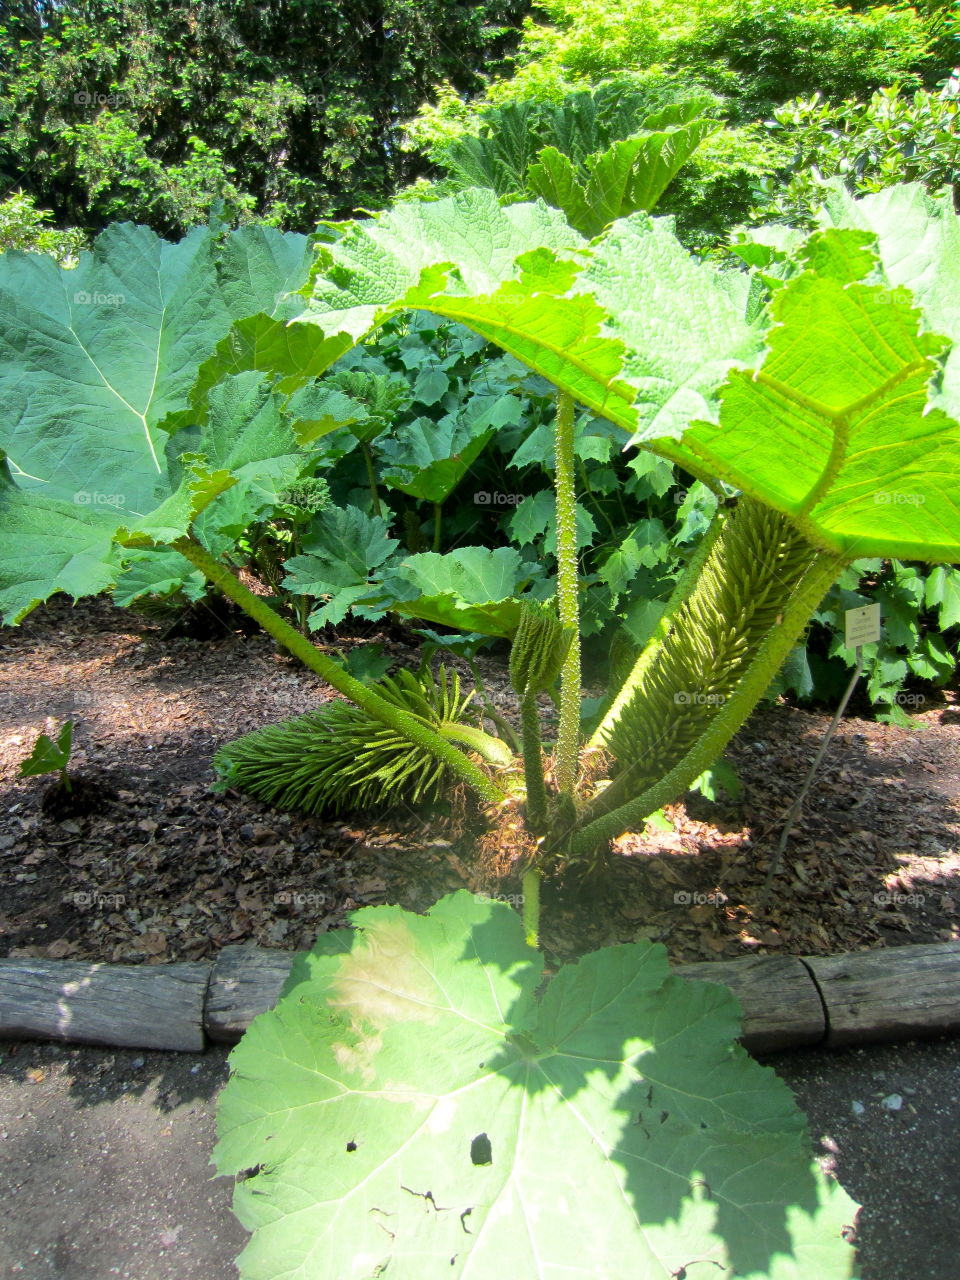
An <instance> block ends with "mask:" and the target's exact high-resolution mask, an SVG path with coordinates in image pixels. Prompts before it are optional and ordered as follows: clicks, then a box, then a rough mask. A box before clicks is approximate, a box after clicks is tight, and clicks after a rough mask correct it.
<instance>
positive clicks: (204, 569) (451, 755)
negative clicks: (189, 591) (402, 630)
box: [173, 535, 506, 804]
mask: <svg viewBox="0 0 960 1280" xmlns="http://www.w3.org/2000/svg"><path fill="white" fill-rule="evenodd" d="M173 546H174V548H175V550H177V551H179V552H180V554H181V555H182V556H184V557H185V558H186V559H187V560H189V561H190V563H191V564H192V565H193V566H194V567H195V568H197V569H199V570H200V572H201V573H202V574H204V575H205V577H206V578H207V579H208V580H209V581H210V582H212V583H213V585H214V586H216V587H219V588H220V590H221V591H222V592H223V594H224V595H225V596H227V597H228V598H229V599H231V600H232V601H233V602H234V603H235V604H238V605H239V606H240V608H241V609H243V611H244V612H245V613H247V614H248V615H249V616H250V617H251V618H253V620H254V621H255V622H258V623H259V624H260V626H261V627H263V629H264V631H266V632H267V633H268V634H269V635H271V636H273V638H274V639H275V640H276V641H278V643H279V644H281V645H283V647H284V648H285V649H287V650H289V652H290V653H292V654H293V655H294V656H295V657H297V658H299V659H300V661H301V662H303V663H304V665H305V666H307V667H309V668H310V670H311V671H314V672H316V674H317V675H318V676H320V677H321V679H323V680H326V682H327V683H328V684H331V685H333V687H334V688H335V689H337V690H339V692H340V693H342V694H344V695H345V696H346V697H347V698H349V699H350V700H351V702H355V703H356V705H357V706H358V707H362V708H363V710H364V711H366V712H368V713H369V714H370V715H371V716H373V717H374V719H376V720H379V721H380V723H381V724H385V725H388V726H389V727H390V728H391V729H394V730H396V732H397V733H400V734H403V736H404V737H405V738H408V739H409V740H410V741H411V742H415V743H416V744H417V745H418V746H421V747H423V748H425V749H426V750H427V751H429V752H430V753H431V755H433V756H435V757H436V758H437V759H438V760H442V761H443V762H444V764H446V765H448V766H449V767H450V768H451V769H452V770H453V772H454V773H456V774H457V776H458V777H460V778H462V779H463V781H464V782H465V783H466V784H467V785H468V786H469V787H472V789H473V790H474V791H475V792H476V793H477V794H478V795H479V796H481V797H482V799H484V800H486V801H488V802H490V803H491V804H499V803H500V802H501V801H503V800H504V799H505V798H506V796H505V793H504V792H503V791H501V790H500V788H499V787H498V786H497V785H496V784H495V783H494V782H493V781H492V779H491V778H489V777H488V776H487V774H485V773H484V772H483V770H482V769H480V768H478V766H477V765H475V764H474V762H473V761H472V760H470V759H468V758H467V756H465V755H464V754H463V752H462V751H458V750H457V748H456V747H454V746H452V745H451V743H449V742H448V741H447V740H446V739H445V738H443V737H441V735H440V734H438V733H436V732H434V730H433V729H431V728H430V727H429V726H427V725H425V724H423V723H422V722H421V721H419V720H417V719H416V718H415V717H414V716H412V715H409V714H408V713H407V712H405V711H403V710H401V708H399V707H397V706H394V705H393V704H392V703H389V702H387V701H386V700H385V699H384V698H381V697H380V696H379V695H378V694H377V693H375V692H374V691H373V690H372V689H371V688H370V687H369V686H367V685H365V684H362V683H361V682H360V681H359V680H355V679H354V677H353V676H351V675H348V674H347V672H345V671H344V670H343V668H342V667H341V666H339V665H338V664H337V663H336V662H333V661H332V660H331V659H330V658H328V657H326V656H325V655H324V654H322V653H321V652H320V651H319V650H318V649H317V648H315V647H314V645H312V644H311V643H310V641H309V640H308V639H307V638H306V636H302V635H301V634H300V632H299V631H297V629H296V628H295V627H292V626H291V625H290V623H289V622H287V621H286V620H285V619H283V618H281V617H280V615H279V614H278V613H277V612H276V610H274V609H271V607H270V606H269V605H268V604H267V603H266V601H265V600H262V599H260V597H259V596H256V595H254V593H253V592H252V591H250V590H248V588H247V587H245V586H244V585H243V583H242V582H240V581H239V580H238V579H237V578H236V577H235V575H234V574H233V573H231V572H230V570H229V569H228V568H227V567H226V566H225V565H223V564H221V563H220V562H219V561H218V560H216V559H214V557H213V556H212V555H210V553H209V552H208V551H207V550H206V548H205V547H202V546H201V545H200V543H199V542H197V541H196V540H195V539H194V538H192V537H190V536H189V535H185V536H184V537H182V538H178V539H177V541H176V542H175V543H174V544H173Z"/></svg>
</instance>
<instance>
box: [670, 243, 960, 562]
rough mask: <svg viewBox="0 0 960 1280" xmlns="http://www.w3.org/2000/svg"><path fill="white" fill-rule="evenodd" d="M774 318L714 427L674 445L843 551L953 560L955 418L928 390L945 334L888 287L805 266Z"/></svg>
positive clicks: (958, 465)
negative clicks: (760, 355) (758, 362)
mask: <svg viewBox="0 0 960 1280" xmlns="http://www.w3.org/2000/svg"><path fill="white" fill-rule="evenodd" d="M849 234H850V233H849V232H835V231H834V232H828V233H826V239H827V241H828V242H829V241H832V240H833V239H834V238H835V237H838V236H843V235H849ZM774 316H775V318H776V320H777V321H778V326H777V327H775V328H774V329H773V330H772V331H771V335H770V347H769V350H768V352H767V354H766V356H765V358H764V361H763V364H762V366H761V368H760V370H759V372H758V373H755V374H751V373H734V374H732V375H731V377H730V379H729V381H728V382H727V384H726V385H725V386H724V388H723V390H722V392H721V396H722V403H723V411H722V413H721V417H720V424H719V425H718V426H712V425H708V424H703V423H697V424H696V425H695V426H694V427H693V428H692V429H691V430H690V431H689V432H688V433H687V434H686V436H685V437H684V443H685V444H687V445H688V446H689V447H692V448H694V449H695V450H696V451H697V453H698V454H699V456H700V458H701V462H702V463H705V464H706V465H707V466H708V467H709V469H710V470H711V471H712V472H713V473H714V474H715V475H717V476H719V477H720V478H721V479H723V480H726V481H727V482H728V483H730V484H733V485H736V486H737V487H738V488H741V489H745V490H748V491H749V492H750V493H751V494H752V495H753V496H756V497H759V498H760V499H761V500H762V501H764V502H766V503H768V504H769V505H770V506H772V507H774V508H776V509H777V510H778V511H782V512H784V513H785V514H787V515H789V516H791V517H792V518H793V519H794V521H795V523H796V524H797V525H798V526H799V527H800V528H801V529H803V530H804V531H805V532H806V533H807V536H808V537H809V539H810V540H811V541H812V542H814V543H815V544H818V545H821V546H825V547H828V548H830V549H833V550H837V551H839V552H841V553H842V554H843V555H845V556H846V557H847V558H849V559H851V560H854V559H859V558H861V557H864V556H870V555H897V556H901V557H904V558H908V559H918V560H946V561H952V560H956V559H957V557H958V556H960V426H958V424H957V423H956V422H954V421H953V420H952V419H950V418H948V417H947V416H946V415H945V414H944V413H943V412H942V411H941V410H940V409H930V408H929V405H928V396H927V392H928V385H929V382H930V379H931V377H932V376H933V374H934V373H935V370H936V366H935V363H934V357H935V356H936V355H937V354H938V353H939V352H940V351H941V350H942V349H943V346H944V343H943V341H942V340H941V339H939V338H937V337H936V336H935V335H933V334H930V333H921V332H919V331H918V320H919V313H918V312H917V311H916V310H915V309H913V308H912V307H911V306H909V305H907V304H905V303H903V302H900V301H898V300H896V295H895V294H894V295H891V293H890V291H889V290H887V289H883V288H879V287H876V286H871V285H864V284H856V283H852V284H846V285H845V284H841V283H838V282H837V281H835V280H831V279H829V278H825V277H824V276H822V275H821V276H813V275H812V274H811V273H804V274H803V275H802V276H799V277H797V278H796V279H794V280H793V281H791V283H790V284H789V285H787V287H786V288H785V289H783V290H782V291H781V292H780V293H779V295H778V296H777V298H776V299H775V302H774Z"/></svg>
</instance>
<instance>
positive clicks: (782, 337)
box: [303, 193, 960, 561]
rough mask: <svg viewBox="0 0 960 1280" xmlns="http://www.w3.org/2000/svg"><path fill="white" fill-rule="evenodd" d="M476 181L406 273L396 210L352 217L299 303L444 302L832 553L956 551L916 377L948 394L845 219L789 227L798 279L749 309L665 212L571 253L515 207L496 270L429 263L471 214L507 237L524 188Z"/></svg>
mask: <svg viewBox="0 0 960 1280" xmlns="http://www.w3.org/2000/svg"><path fill="white" fill-rule="evenodd" d="M467 194H471V193H465V195H467ZM487 196H488V198H486V199H484V198H483V194H482V193H473V198H472V199H471V200H470V201H467V200H466V199H465V198H460V203H455V202H452V201H448V202H443V201H441V202H438V203H437V204H435V205H429V206H423V207H422V208H421V210H420V212H419V214H418V217H419V218H420V220H421V222H422V223H424V224H427V223H429V224H430V233H429V234H427V235H425V243H428V244H429V247H430V248H431V249H432V251H433V254H434V261H433V263H432V264H431V263H430V262H429V261H428V260H427V258H426V257H424V256H420V258H419V259H418V261H417V266H418V267H419V269H420V271H421V279H420V283H419V284H418V285H417V286H416V287H408V285H409V281H410V279H411V276H412V274H413V272H412V270H411V254H410V252H409V250H408V248H407V245H406V241H405V240H403V238H402V233H403V231H404V225H403V224H402V223H400V222H396V223H392V224H389V225H386V223H385V221H384V222H383V223H378V224H376V225H375V226H373V227H371V228H368V229H364V228H363V227H357V228H355V229H354V231H353V233H352V235H351V237H350V238H349V243H347V244H343V243H341V244H340V245H337V246H335V248H334V250H332V251H331V252H332V253H333V254H334V255H335V256H336V266H335V269H334V267H333V262H332V260H331V262H330V263H328V266H327V270H328V271H330V272H332V274H333V275H334V276H335V279H336V282H337V283H336V284H335V285H334V284H327V285H324V286H321V287H318V288H317V290H316V293H315V297H314V299H313V301H312V302H311V303H310V305H309V309H308V312H307V314H306V316H305V317H303V318H304V319H308V320H311V321H313V322H315V323H319V324H322V325H326V326H329V327H331V328H332V327H346V326H348V325H351V324H352V325H354V326H355V328H356V329H357V330H358V331H359V329H360V328H362V326H363V325H364V324H367V323H372V322H373V321H374V320H377V319H380V318H383V317H384V316H385V315H387V314H392V312H393V311H394V310H397V309H406V308H411V307H422V308H424V309H427V310H430V311H432V312H434V313H437V314H440V315H444V316H447V317H449V318H451V319H456V320H458V321H461V322H462V323H464V324H466V325H468V326H469V327H471V328H473V329H474V330H476V331H477V332H478V333H480V334H482V335H483V336H484V337H486V338H489V339H490V340H492V341H495V342H497V343H499V344H500V345H501V346H502V347H504V348H505V349H506V350H507V351H509V352H510V353H511V354H512V355H514V356H516V357H518V358H519V359H521V360H523V361H524V362H525V363H527V364H528V365H530V366H531V367H532V368H534V369H535V370H536V371H537V372H538V373H541V374H543V375H544V376H545V377H547V378H549V379H550V380H551V381H553V382H554V383H555V385H557V386H558V387H561V388H563V389H564V390H566V391H568V392H570V394H571V395H573V396H574V398H575V399H577V400H579V401H580V402H581V403H583V404H585V405H587V406H588V407H589V408H591V409H592V410H593V411H594V412H595V413H597V414H599V415H601V416H604V417H607V418H609V419H610V420H611V421H612V422H614V423H616V424H618V425H619V426H621V427H624V428H626V429H627V430H629V431H631V433H632V440H633V442H634V443H645V444H647V445H649V446H650V447H652V448H654V449H655V451H656V452H658V453H660V454H662V455H663V456H665V457H667V458H669V459H671V460H673V461H676V462H679V463H681V464H682V465H684V466H685V467H687V468H688V469H689V470H691V471H693V473H694V474H695V475H698V476H702V477H704V478H709V477H717V476H719V477H721V478H724V479H727V480H729V481H730V482H731V483H733V484H735V485H737V486H738V487H739V488H741V489H742V490H743V491H744V492H746V493H748V494H750V495H752V496H756V497H758V498H760V499H761V500H763V501H764V502H767V503H769V504H770V505H771V506H774V507H776V508H777V509H778V510H781V511H783V512H785V513H786V514H789V515H791V516H792V517H793V518H794V519H795V520H796V521H797V523H798V524H799V525H800V527H802V528H803V530H804V532H805V533H806V534H807V536H808V537H809V539H810V541H811V542H813V543H814V544H815V545H819V546H822V547H823V548H825V549H831V550H835V551H839V552H840V553H841V554H844V555H849V556H850V557H851V558H857V557H862V556H865V555H869V554H882V555H892V556H898V557H900V558H904V559H933V560H936V559H942V560H947V561H956V560H958V559H960V520H958V519H957V509H956V500H955V499H954V498H953V497H952V496H951V495H952V494H953V493H956V492H957V491H958V489H960V451H958V449H957V447H956V444H957V436H956V432H957V427H956V423H955V422H953V421H952V420H951V419H949V418H947V417H946V416H945V415H944V414H943V412H940V411H938V410H937V409H936V408H933V407H931V405H932V402H931V401H930V399H929V396H928V393H929V388H930V386H931V381H932V385H933V387H934V395H935V397H936V398H943V399H944V401H946V399H947V398H948V392H949V387H948V386H947V382H948V378H947V377H944V379H943V382H944V386H945V390H944V391H943V392H942V393H941V392H940V391H939V390H938V368H939V365H938V361H940V360H941V359H942V356H943V353H944V352H945V350H946V343H945V342H944V341H943V340H941V339H938V338H937V337H935V336H934V334H931V333H930V332H928V330H930V329H931V328H932V327H933V326H932V325H931V324H930V323H929V321H927V322H926V323H925V322H924V320H922V319H921V316H920V315H919V313H917V312H916V311H914V310H913V309H912V305H911V298H912V297H913V295H912V294H911V293H909V292H908V288H907V285H906V284H905V283H904V282H902V281H901V283H899V284H897V285H896V287H895V288H894V289H890V288H885V287H884V286H886V285H888V284H889V278H888V275H887V274H885V272H884V270H883V264H882V263H879V264H878V263H876V261H875V258H874V255H873V251H872V245H873V240H872V239H871V238H870V236H869V235H865V234H864V233H863V230H862V229H859V230H847V231H839V230H833V231H829V232H821V233H818V234H817V235H816V236H815V237H814V238H813V239H812V240H810V241H809V242H807V243H806V244H802V243H801V247H800V252H801V253H802V255H803V260H802V261H801V263H800V275H799V277H795V278H794V279H793V280H792V282H791V283H789V284H788V285H787V286H786V287H784V286H783V285H781V286H780V287H778V289H777V290H776V296H775V302H774V304H773V307H772V310H770V311H764V310H759V311H758V310H757V308H756V306H755V304H754V299H753V291H752V290H753V287H752V285H751V281H750V278H749V277H748V276H747V275H746V274H745V273H738V272H732V271H721V270H718V269H716V268H715V267H713V266H712V265H709V264H699V263H697V262H695V261H694V260H693V259H692V258H691V257H690V256H689V255H688V254H687V253H686V252H685V250H684V249H683V248H682V246H681V245H680V244H679V242H678V241H677V240H676V238H675V236H674V235H673V233H672V227H671V225H670V223H669V222H668V221H665V220H651V219H649V218H647V217H645V216H644V215H641V214H637V215H634V216H633V217H631V218H628V219H625V220H623V221H621V222H618V223H615V224H614V226H613V228H612V229H611V231H610V233H609V234H608V235H606V236H605V237H604V238H603V239H602V240H601V241H600V242H599V243H598V244H597V245H595V246H594V247H593V248H592V250H591V253H590V256H589V260H588V261H587V264H586V266H584V267H582V268H581V267H580V265H579V263H578V262H577V261H574V260H573V259H575V258H576V259H580V260H582V259H581V257H580V255H579V254H577V253H576V252H571V250H569V249H565V248H564V247H563V246H562V245H557V244H556V243H555V242H553V243H551V242H550V237H549V236H548V235H546V234H542V233H543V230H544V224H543V223H536V222H535V221H534V220H533V215H532V214H531V215H530V216H529V218H528V219H527V224H526V225H527V227H528V229H529V228H530V227H531V226H534V227H535V229H536V230H538V231H539V232H540V233H541V235H540V247H539V248H537V249H536V250H534V251H533V252H531V253H528V254H526V255H520V256H519V257H517V259H516V262H515V268H514V269H515V279H514V280H513V281H504V282H503V283H501V284H499V286H498V287H496V288H493V287H492V283H493V282H492V281H491V279H490V273H489V272H487V273H486V275H484V273H483V272H482V271H480V269H479V268H478V267H477V266H476V264H475V263H474V260H473V253H472V250H471V252H470V254H468V256H467V262H468V265H469V267H470V272H469V274H468V273H464V274H463V275H458V274H457V273H455V272H454V271H453V270H452V269H450V268H447V267H445V266H444V265H443V264H444V263H446V262H455V261H456V260H457V256H456V255H457V245H458V243H459V242H461V241H462V239H463V238H464V237H467V236H469V235H470V233H471V230H473V231H475V233H476V234H475V240H476V243H478V244H479V243H488V242H489V241H491V240H494V241H496V242H497V243H498V244H500V245H501V247H502V246H504V245H507V244H510V245H511V251H512V248H513V246H514V245H515V243H516V236H515V232H516V229H517V226H518V225H519V222H520V220H521V214H520V211H521V210H522V209H523V208H524V206H520V205H514V206H511V207H510V209H509V210H508V211H504V210H499V209H498V208H496V207H495V205H494V204H493V203H492V197H489V193H487ZM440 205H445V207H444V208H443V209H440ZM528 208H531V209H532V208H534V206H528ZM507 212H509V213H510V214H511V215H512V218H513V221H511V222H510V223H509V225H508V224H506V223H504V222H503V221H502V219H503V218H504V217H505V214H506V213H507ZM927 216H928V220H930V221H931V222H936V225H937V226H940V222H942V221H946V222H947V223H948V225H949V227H950V228H952V229H951V230H948V231H944V230H943V228H941V229H940V231H939V232H937V235H938V236H940V239H938V240H936V243H937V244H941V245H942V246H943V245H945V246H946V247H947V248H950V246H952V243H953V240H952V237H953V236H954V235H955V234H956V232H955V224H956V215H954V214H952V213H949V212H948V211H946V210H945V209H944V208H942V207H940V206H937V211H936V214H935V215H934V214H933V213H930V212H929V210H928V211H927ZM937 219H939V220H940V221H937ZM951 219H952V220H953V221H952V222H951V221H950V220H951ZM374 233H376V235H375V237H374ZM931 234H933V233H931ZM347 239H348V238H346V237H345V240H347ZM947 241H949V244H947ZM951 252H953V250H952V249H951ZM891 255H892V250H891ZM507 256H508V255H507V253H506V252H504V253H503V254H502V255H501V257H500V259H499V260H498V267H497V271H498V272H500V273H502V272H503V271H505V270H509V266H508V265H507ZM891 260H892V258H891ZM377 261H382V263H383V271H382V273H379V274H378V273H376V272H375V270H374V264H375V262H377ZM925 263H926V265H924V264H925ZM401 267H402V269H401ZM932 270H933V268H932V267H931V266H930V263H929V262H927V260H926V259H922V260H921V259H918V260H917V261H916V263H915V267H914V268H913V271H919V272H920V277H919V278H918V279H916V280H914V279H913V276H912V274H911V272H910V271H908V270H907V268H902V270H901V275H902V276H910V288H912V287H913V286H914V285H916V287H917V288H918V289H920V290H921V292H922V290H923V288H925V287H926V288H927V293H928V296H930V297H931V298H933V299H934V300H935V305H934V306H933V312H934V314H936V315H938V316H940V317H941V318H942V319H943V320H944V322H945V323H944V327H947V328H949V327H951V326H952V325H953V311H952V305H953V304H952V298H953V294H952V293H951V291H950V290H949V289H948V288H947V287H946V285H945V284H944V283H943V279H944V278H946V277H943V273H942V272H941V273H940V275H936V272H934V275H936V279H937V281H938V283H936V285H935V286H934V285H929V286H927V285H925V284H924V281H925V280H926V279H927V276H928V275H929V274H930V272H931V271H932ZM868 272H869V277H870V278H869V280H868V281H866V282H861V281H860V278H861V277H862V276H863V275H864V274H865V273H868ZM947 274H948V275H949V272H948V273H947ZM941 277H943V278H941ZM951 278H952V277H951ZM391 279H396V280H397V281H398V284H399V288H398V291H397V293H398V297H397V301H396V302H395V303H394V304H390V303H389V302H388V301H386V293H387V292H388V291H389V290H388V288H387V282H389V281H390V280H391ZM471 290H473V292H472V293H471ZM364 300H370V301H364ZM748 315H752V316H753V319H752V320H749V321H748V319H747V318H746V317H747V316H748ZM771 319H772V321H773V323H774V325H775V327H774V328H773V329H772V331H770V333H769V339H768V341H769V352H768V354H767V355H766V356H765V357H764V354H763V351H764V336H765V331H766V330H767V328H768V327H769V325H770V322H771ZM934 333H935V330H934ZM947 336H948V337H949V336H950V335H947ZM951 359H952V357H951ZM761 364H762V368H761V369H760V371H759V372H758V373H756V375H754V374H753V373H747V372H745V371H746V370H748V369H751V368H752V369H754V370H755V369H756V368H757V366H759V365H761ZM950 369H951V367H950V366H949V365H948V367H947V375H949V374H950ZM728 375H730V379H729V382H728V384H727V385H726V386H725V388H724V391H723V394H722V396H720V394H719V389H720V387H721V385H722V384H723V383H724V379H725V378H726V377H727V376H728ZM951 394H952V393H951ZM721 404H722V415H721ZM885 507H886V508H887V509H886V510H884V508H885Z"/></svg>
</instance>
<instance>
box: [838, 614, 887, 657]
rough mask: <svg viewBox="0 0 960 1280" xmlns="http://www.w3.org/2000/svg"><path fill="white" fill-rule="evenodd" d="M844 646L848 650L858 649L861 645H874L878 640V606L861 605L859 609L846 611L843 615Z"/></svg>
mask: <svg viewBox="0 0 960 1280" xmlns="http://www.w3.org/2000/svg"><path fill="white" fill-rule="evenodd" d="M843 620H844V626H845V635H844V641H843V642H844V644H845V645H846V646H847V648H848V649H858V648H859V647H860V645H862V644H876V643H877V642H878V641H879V639H880V606H879V605H878V604H865V605H861V606H860V608H859V609H847V610H846V612H845V613H844V615H843Z"/></svg>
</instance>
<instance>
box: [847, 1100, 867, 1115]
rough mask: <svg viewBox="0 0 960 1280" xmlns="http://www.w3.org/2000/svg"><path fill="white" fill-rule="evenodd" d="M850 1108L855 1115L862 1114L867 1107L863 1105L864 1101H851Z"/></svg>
mask: <svg viewBox="0 0 960 1280" xmlns="http://www.w3.org/2000/svg"><path fill="white" fill-rule="evenodd" d="M850 1110H851V1111H852V1112H853V1114H854V1115H855V1116H862V1115H863V1113H864V1112H865V1111H866V1107H865V1106H864V1105H863V1103H862V1102H851V1103H850Z"/></svg>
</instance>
